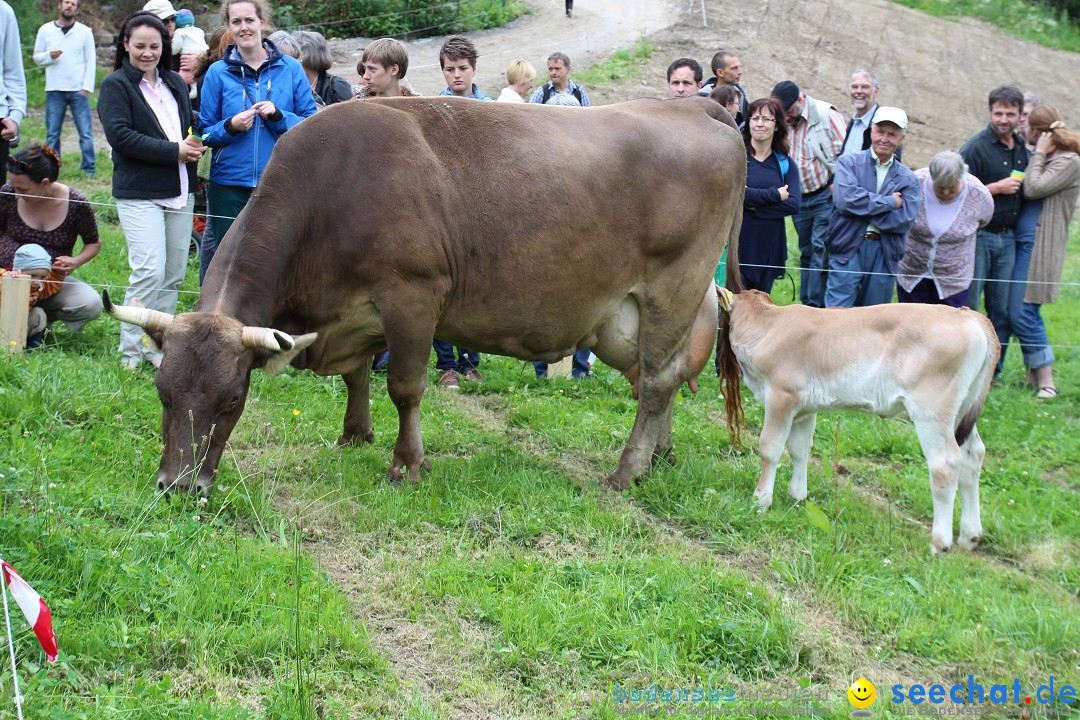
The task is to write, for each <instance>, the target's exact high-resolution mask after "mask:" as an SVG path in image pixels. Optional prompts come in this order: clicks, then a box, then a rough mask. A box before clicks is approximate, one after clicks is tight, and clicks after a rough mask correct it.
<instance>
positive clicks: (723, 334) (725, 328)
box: [716, 265, 744, 447]
mask: <svg viewBox="0 0 1080 720" xmlns="http://www.w3.org/2000/svg"><path fill="white" fill-rule="evenodd" d="M730 267H731V266H730V265H728V268H729V270H728V278H729V279H730V277H731V275H730V273H731V270H730ZM735 272H736V276H735V277H736V283H738V270H736V271H735ZM716 294H717V295H718V296H719V300H720V328H719V332H718V333H717V337H716V342H717V356H718V357H719V359H720V380H721V382H722V383H723V385H724V413H725V414H726V415H727V429H728V434H729V435H730V436H731V443H732V445H734V446H735V447H741V446H742V426H743V422H744V418H743V406H742V373H741V372H740V370H739V361H738V360H737V359H736V358H735V350H734V348H732V346H731V305H730V303H729V301H728V299H727V298H726V297H725V295H724V291H723V290H722V289H720V288H717V289H716Z"/></svg>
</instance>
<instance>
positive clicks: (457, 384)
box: [439, 370, 461, 390]
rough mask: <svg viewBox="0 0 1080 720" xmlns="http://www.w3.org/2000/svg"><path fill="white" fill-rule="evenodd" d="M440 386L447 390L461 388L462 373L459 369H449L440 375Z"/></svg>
mask: <svg viewBox="0 0 1080 720" xmlns="http://www.w3.org/2000/svg"><path fill="white" fill-rule="evenodd" d="M439 387H441V388H446V389H447V390H460V389H461V374H460V373H458V371H457V370H447V371H446V372H444V373H443V374H442V376H441V377H439Z"/></svg>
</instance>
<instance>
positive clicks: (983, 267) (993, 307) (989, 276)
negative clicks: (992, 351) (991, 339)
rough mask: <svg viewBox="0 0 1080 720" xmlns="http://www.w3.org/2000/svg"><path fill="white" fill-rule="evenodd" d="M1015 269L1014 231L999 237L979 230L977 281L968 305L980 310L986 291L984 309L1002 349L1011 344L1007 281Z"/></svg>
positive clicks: (975, 280) (1000, 233)
mask: <svg viewBox="0 0 1080 720" xmlns="http://www.w3.org/2000/svg"><path fill="white" fill-rule="evenodd" d="M1029 258H1030V254H1029ZM1015 266H1016V237H1015V233H1014V232H1013V230H1012V229H1011V228H1010V229H1008V230H1004V231H1002V232H999V233H992V232H987V231H986V230H980V231H979V234H978V235H976V236H975V277H974V278H972V280H971V295H970V296H969V297H968V305H969V306H970V307H971V309H972V310H978V309H979V299H980V298H981V297H982V295H983V292H984V291H985V293H986V298H985V301H984V302H983V306H984V307H985V308H986V315H987V317H989V318H990V322H991V323H993V325H994V330H995V331H996V332H997V336H998V340H1000V341H1001V347H1005V346H1006V345H1008V344H1009V334H1010V332H1009V288H1010V287H1011V286H1012V283H1010V282H1008V281H1010V280H1012V278H1013V269H1014V268H1015ZM1026 274H1027V273H1026V271H1025V275H1026ZM1021 295H1022V293H1021Z"/></svg>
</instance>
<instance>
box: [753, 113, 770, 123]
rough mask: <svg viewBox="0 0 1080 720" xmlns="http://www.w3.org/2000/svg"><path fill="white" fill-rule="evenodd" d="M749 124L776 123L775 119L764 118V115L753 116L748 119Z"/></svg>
mask: <svg viewBox="0 0 1080 720" xmlns="http://www.w3.org/2000/svg"><path fill="white" fill-rule="evenodd" d="M750 122H752V123H766V124H767V123H772V122H776V118H771V117H765V116H764V115H755V116H754V117H752V118H750Z"/></svg>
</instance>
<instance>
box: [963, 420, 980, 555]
mask: <svg viewBox="0 0 1080 720" xmlns="http://www.w3.org/2000/svg"><path fill="white" fill-rule="evenodd" d="M960 455H961V457H960V478H959V481H960V535H959V536H958V537H957V538H956V544H957V545H959V546H960V547H962V548H964V549H965V550H974V549H975V547H976V546H977V545H978V544H979V541H980V540H982V534H983V530H982V517H981V513H980V510H979V474H980V472H981V471H982V464H983V457H984V456H985V455H986V446H985V445H984V444H983V441H982V438H981V437H979V431H978V430H976V429H975V428H972V429H971V434H970V435H968V438H967V441H966V442H964V444H963V445H961V446H960Z"/></svg>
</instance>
